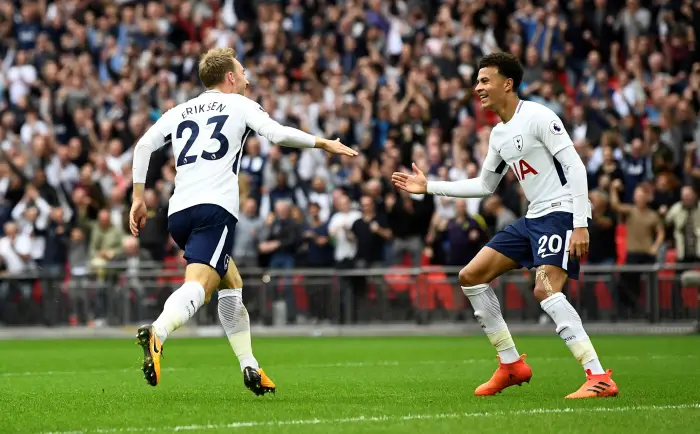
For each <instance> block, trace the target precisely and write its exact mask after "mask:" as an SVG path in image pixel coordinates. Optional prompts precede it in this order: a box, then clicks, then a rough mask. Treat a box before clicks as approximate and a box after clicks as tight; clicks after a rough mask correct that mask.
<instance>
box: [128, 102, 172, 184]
mask: <svg viewBox="0 0 700 434" xmlns="http://www.w3.org/2000/svg"><path fill="white" fill-rule="evenodd" d="M168 119H170V116H168V112H166V113H165V114H164V115H163V116H161V117H160V119H158V120H157V121H156V123H155V124H153V125H151V127H150V128H149V129H148V130H147V131H146V133H145V134H144V135H143V136H141V138H140V139H139V141H138V142H137V143H136V146H134V161H133V164H132V166H131V167H132V176H133V180H134V183H135V184H144V183H145V182H146V175H147V174H148V163H149V162H150V161H151V154H152V153H153V152H154V151H157V150H158V149H160V148H162V147H163V146H164V145H165V143H166V137H167V136H168V135H169V133H168Z"/></svg>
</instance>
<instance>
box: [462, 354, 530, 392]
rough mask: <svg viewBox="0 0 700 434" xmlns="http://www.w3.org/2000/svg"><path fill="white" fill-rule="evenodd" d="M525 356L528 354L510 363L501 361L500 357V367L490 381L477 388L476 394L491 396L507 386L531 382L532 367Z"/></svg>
mask: <svg viewBox="0 0 700 434" xmlns="http://www.w3.org/2000/svg"><path fill="white" fill-rule="evenodd" d="M525 357H527V354H523V355H522V356H520V360H518V361H517V362H513V363H508V364H505V363H501V359H500V357H499V358H498V361H499V363H500V365H499V366H498V369H496V372H494V374H493V376H492V377H491V379H490V380H489V381H487V382H486V383H484V384H482V385H481V386H479V387H477V388H476V390H475V391H474V395H476V396H491V395H495V394H497V393H500V392H501V391H502V390H503V389H505V388H506V387H510V386H515V385H516V384H517V385H518V386H520V385H521V384H523V383H529V382H530V379H531V378H532V369H531V368H530V365H528V364H527V363H525Z"/></svg>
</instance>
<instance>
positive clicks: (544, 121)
mask: <svg viewBox="0 0 700 434" xmlns="http://www.w3.org/2000/svg"><path fill="white" fill-rule="evenodd" d="M538 108H539V109H540V110H537V113H536V114H534V116H533V119H532V121H531V124H530V125H532V126H531V128H532V129H533V135H534V136H535V137H536V138H537V139H539V141H540V142H542V143H543V144H544V146H545V147H546V148H547V149H549V152H550V153H551V154H552V155H556V153H557V152H559V151H561V150H562V149H564V148H566V147H568V146H574V142H572V141H571V137H569V133H567V132H566V128H564V123H563V122H562V121H561V119H559V116H557V115H556V114H555V113H554V112H553V111H552V110H550V109H548V108H546V107H544V106H540V107H538Z"/></svg>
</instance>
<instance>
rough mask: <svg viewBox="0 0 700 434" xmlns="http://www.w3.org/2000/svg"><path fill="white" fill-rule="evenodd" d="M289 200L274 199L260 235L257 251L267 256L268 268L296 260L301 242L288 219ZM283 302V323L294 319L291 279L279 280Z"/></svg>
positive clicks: (281, 267)
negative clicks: (285, 312) (271, 210)
mask: <svg viewBox="0 0 700 434" xmlns="http://www.w3.org/2000/svg"><path fill="white" fill-rule="evenodd" d="M291 208H292V203H291V201H289V200H286V199H279V200H278V201H276V202H275V212H274V214H269V215H268V216H267V218H266V220H265V226H264V227H263V228H262V231H261V234H260V245H259V250H260V253H262V254H264V255H268V256H269V263H268V267H269V268H273V269H279V270H291V269H293V268H294V266H295V264H296V261H295V255H296V253H297V248H298V247H299V242H300V241H301V227H300V225H299V224H298V223H297V222H296V221H294V219H293V218H292V214H291V212H292V209H291ZM281 281H282V285H283V292H284V297H285V302H286V310H287V323H289V324H293V323H295V322H296V297H295V295H294V292H293V288H292V285H291V281H290V279H288V278H285V277H283V278H282V279H281Z"/></svg>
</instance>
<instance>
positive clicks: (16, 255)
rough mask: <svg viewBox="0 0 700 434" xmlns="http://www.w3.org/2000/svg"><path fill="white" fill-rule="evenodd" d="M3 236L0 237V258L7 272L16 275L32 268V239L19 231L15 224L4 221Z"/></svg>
mask: <svg viewBox="0 0 700 434" xmlns="http://www.w3.org/2000/svg"><path fill="white" fill-rule="evenodd" d="M4 232H5V236H4V237H2V238H0V259H2V262H3V264H4V267H5V271H6V272H7V273H8V274H14V275H18V274H21V273H24V272H26V271H28V270H30V269H31V268H32V255H31V254H32V240H31V237H30V236H29V235H28V234H26V233H21V232H20V231H19V228H18V227H17V224H15V223H13V222H8V223H5V227H4Z"/></svg>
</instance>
